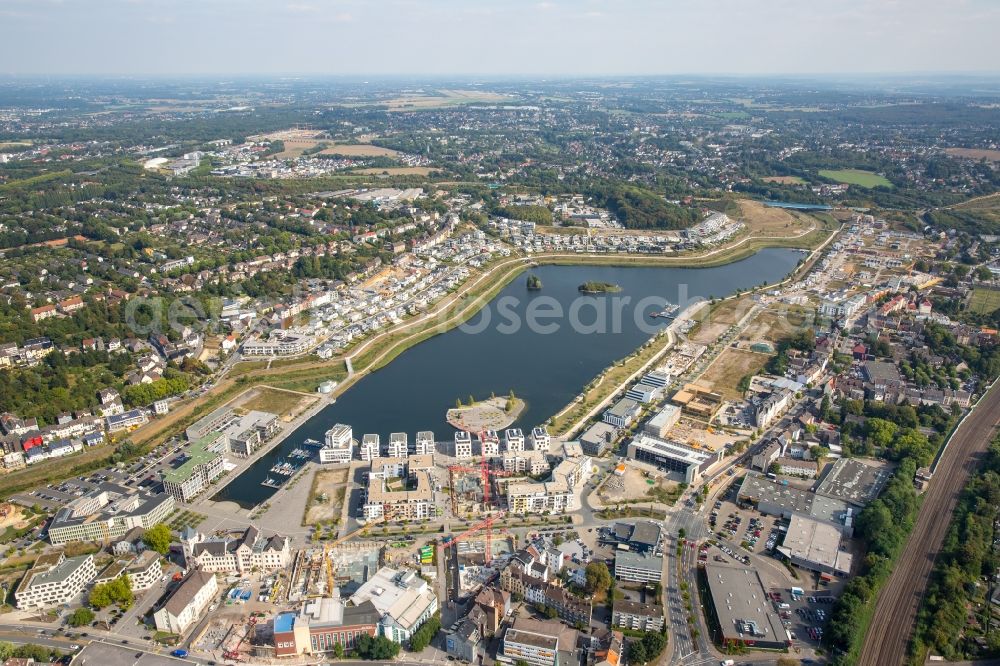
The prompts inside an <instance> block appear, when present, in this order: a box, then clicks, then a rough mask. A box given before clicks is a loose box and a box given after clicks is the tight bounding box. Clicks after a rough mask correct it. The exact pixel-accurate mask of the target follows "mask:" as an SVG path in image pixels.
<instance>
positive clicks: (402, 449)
mask: <svg viewBox="0 0 1000 666" xmlns="http://www.w3.org/2000/svg"><path fill="white" fill-rule="evenodd" d="M388 454H389V457H390V458H405V457H407V456H408V455H410V445H409V438H408V437H407V435H406V433H405V432H394V433H391V434H390V435H389V450H388Z"/></svg>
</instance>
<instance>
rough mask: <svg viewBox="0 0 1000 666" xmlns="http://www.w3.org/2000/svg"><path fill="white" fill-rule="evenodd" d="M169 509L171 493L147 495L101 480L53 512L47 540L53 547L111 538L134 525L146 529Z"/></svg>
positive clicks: (171, 503) (154, 523)
mask: <svg viewBox="0 0 1000 666" xmlns="http://www.w3.org/2000/svg"><path fill="white" fill-rule="evenodd" d="M173 510H174V498H173V496H172V495H168V494H166V493H159V494H156V495H150V494H147V493H144V492H137V491H135V490H132V489H131V488H127V487H125V486H119V485H117V484H113V483H102V484H101V485H100V486H98V487H97V488H95V489H94V490H92V491H90V492H89V493H87V494H85V495H83V496H81V497H78V498H77V499H75V500H72V501H71V502H70V503H69V504H67V505H66V506H64V507H63V508H61V509H59V510H58V511H56V513H55V516H53V517H52V522H51V524H50V525H49V530H48V532H49V541H50V542H51V543H52V545H54V546H59V545H62V544H64V543H68V542H70V541H104V542H107V541H111V540H113V539H117V538H119V537H122V536H124V535H125V534H126V533H127V532H128V531H129V530H131V529H134V528H136V527H139V528H142V529H143V530H148V529H149V528H151V527H154V526H155V525H156V524H157V523H161V522H163V521H164V520H166V519H167V517H168V516H169V515H170V514H171V513H172V512H173Z"/></svg>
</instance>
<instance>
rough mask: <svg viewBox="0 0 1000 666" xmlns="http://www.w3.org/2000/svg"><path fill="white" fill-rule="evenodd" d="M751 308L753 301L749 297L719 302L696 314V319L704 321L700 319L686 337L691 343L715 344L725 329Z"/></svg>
mask: <svg viewBox="0 0 1000 666" xmlns="http://www.w3.org/2000/svg"><path fill="white" fill-rule="evenodd" d="M752 307H753V301H752V300H751V299H750V297H745V298H735V299H729V300H726V301H721V302H719V303H716V304H715V306H713V307H711V308H702V309H701V310H700V311H699V312H698V314H697V318H699V319H701V318H702V317H704V319H701V322H700V323H699V324H698V325H697V327H695V328H693V329H691V333H689V335H688V337H690V338H691V340H692V341H693V342H699V343H702V344H705V343H709V342H715V341H716V340H718V339H719V336H720V335H722V334H723V333H724V332H725V331H726V329H727V328H729V327H730V326H732V325H733V324H735V323H736V322H737V321H739V320H740V319H741V318H742V317H743V315H745V314H746V313H747V312H748V311H749V310H750V308H752Z"/></svg>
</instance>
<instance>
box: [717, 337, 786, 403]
mask: <svg viewBox="0 0 1000 666" xmlns="http://www.w3.org/2000/svg"><path fill="white" fill-rule="evenodd" d="M769 358H770V355H768V354H760V353H757V352H752V351H744V350H742V349H732V348H729V349H726V350H725V351H724V352H722V353H721V354H719V357H718V358H717V359H715V362H714V363H712V365H710V366H708V369H707V370H705V374H704V375H702V376H701V380H700V381H702V382H703V383H705V384H708V385H709V386H711V387H712V390H714V391H715V392H717V393H721V394H722V395H723V396H725V397H726V399H727V400H739V399H740V398H742V397H743V395H742V393H741V392H740V391H739V390H738V389H737V384H739V382H740V379H741V378H742V377H744V376H745V375H755V374H758V373H759V372H760V371H761V370H762V369H763V368H764V366H765V365H766V364H767V361H768V359H769Z"/></svg>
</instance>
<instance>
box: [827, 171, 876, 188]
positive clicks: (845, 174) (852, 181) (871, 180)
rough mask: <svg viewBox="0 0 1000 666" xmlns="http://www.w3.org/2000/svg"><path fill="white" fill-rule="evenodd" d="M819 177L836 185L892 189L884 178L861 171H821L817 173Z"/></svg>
mask: <svg viewBox="0 0 1000 666" xmlns="http://www.w3.org/2000/svg"><path fill="white" fill-rule="evenodd" d="M819 175H821V176H823V177H824V178H829V179H830V180H835V181H837V182H838V183H846V184H848V185H857V186H858V187H867V188H872V187H892V183H890V182H889V181H888V180H887V179H886V178H885V176H880V175H878V174H877V173H873V172H871V171H863V170H861V169H836V170H833V169H823V170H821V171H820V172H819Z"/></svg>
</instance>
